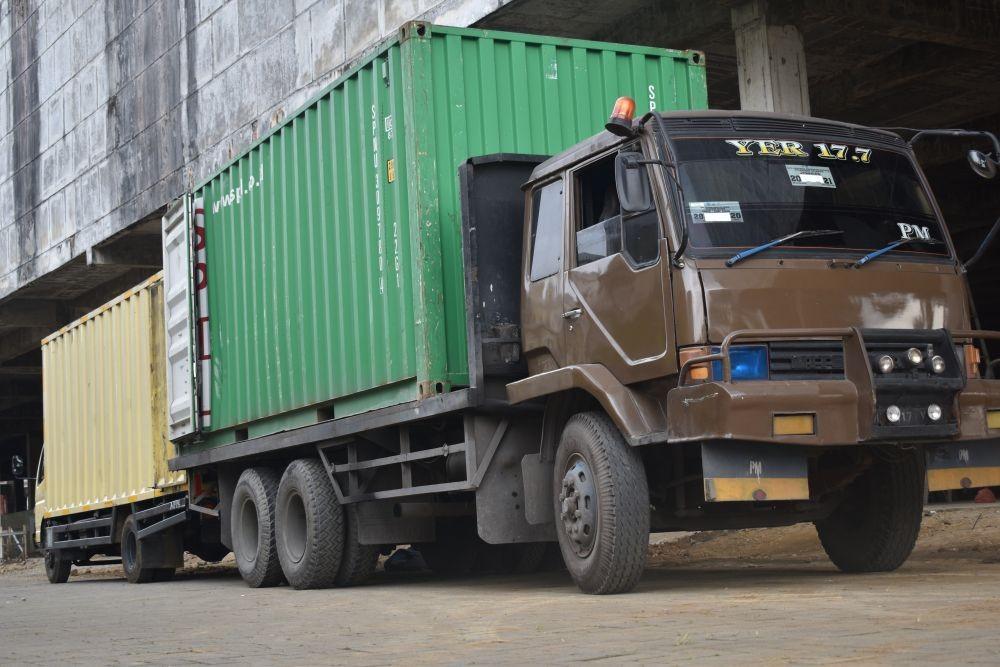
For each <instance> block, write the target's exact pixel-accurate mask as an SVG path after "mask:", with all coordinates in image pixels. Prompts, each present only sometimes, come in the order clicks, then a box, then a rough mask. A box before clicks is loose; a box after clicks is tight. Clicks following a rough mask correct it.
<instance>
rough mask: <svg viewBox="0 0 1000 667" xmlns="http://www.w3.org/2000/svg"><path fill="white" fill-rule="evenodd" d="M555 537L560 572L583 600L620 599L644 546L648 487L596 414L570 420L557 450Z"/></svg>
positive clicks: (642, 562)
mask: <svg viewBox="0 0 1000 667" xmlns="http://www.w3.org/2000/svg"><path fill="white" fill-rule="evenodd" d="M553 492H554V502H555V514H556V532H557V534H558V537H559V548H560V551H561V552H562V556H563V560H564V561H565V563H566V569H567V570H569V573H570V575H572V577H573V580H574V581H575V582H576V584H577V586H579V587H580V589H581V590H582V591H584V592H585V593H595V594H607V593H625V592H627V591H630V590H632V589H633V588H634V587H635V585H636V584H637V583H638V582H639V578H640V577H641V576H642V571H643V569H644V568H645V566H646V552H647V549H648V544H649V487H648V485H647V482H646V472H645V468H644V467H643V464H642V459H641V457H640V456H639V452H638V451H636V450H635V449H633V448H632V447H630V446H629V445H628V444H627V443H626V442H625V439H624V438H623V437H622V435H621V433H620V432H619V431H618V429H617V428H616V427H615V425H614V424H613V423H612V422H611V420H610V419H609V418H608V417H607V415H605V414H603V413H600V412H584V413H580V414H577V415H574V416H573V417H572V418H570V420H569V422H567V424H566V427H565V428H564V429H563V433H562V438H561V439H560V441H559V448H558V449H557V450H556V458H555V466H554V479H553Z"/></svg>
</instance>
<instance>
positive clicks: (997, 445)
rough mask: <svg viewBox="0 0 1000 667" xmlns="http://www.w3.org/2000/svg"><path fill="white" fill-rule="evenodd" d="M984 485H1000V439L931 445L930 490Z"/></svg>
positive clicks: (929, 459)
mask: <svg viewBox="0 0 1000 667" xmlns="http://www.w3.org/2000/svg"><path fill="white" fill-rule="evenodd" d="M984 486H1000V441H995V440H994V441H984V442H972V443H952V444H947V445H928V447H927V490H928V491H950V490H953V489H978V488H982V487H984Z"/></svg>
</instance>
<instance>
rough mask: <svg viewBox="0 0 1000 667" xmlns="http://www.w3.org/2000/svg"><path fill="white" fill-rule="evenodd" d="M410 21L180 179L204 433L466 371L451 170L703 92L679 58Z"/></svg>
mask: <svg viewBox="0 0 1000 667" xmlns="http://www.w3.org/2000/svg"><path fill="white" fill-rule="evenodd" d="M421 25H422V26H423V27H422V28H421V30H422V32H418V30H417V24H411V25H408V26H406V27H404V33H403V36H402V37H401V39H399V40H397V41H394V42H391V43H388V44H387V45H386V46H384V47H383V48H382V49H381V50H380V51H378V52H377V53H376V54H375V55H373V56H371V57H370V58H369V59H367V60H366V61H364V62H363V63H361V64H360V65H359V66H358V67H356V68H355V69H353V70H351V71H350V72H348V73H347V74H346V75H345V76H344V77H343V78H341V79H340V80H338V81H336V82H334V83H333V84H332V85H331V86H330V87H329V88H328V89H326V90H325V91H324V92H323V93H321V94H320V95H319V96H318V97H317V98H315V99H314V100H313V101H312V102H310V103H309V104H307V105H306V106H305V107H304V108H303V109H302V110H300V111H299V112H297V113H295V114H293V115H292V116H291V117H290V118H289V119H288V120H286V121H285V122H284V123H283V124H282V125H281V126H279V127H278V128H276V129H275V130H273V131H272V132H271V133H270V134H268V135H266V136H265V137H263V138H262V139H260V140H259V141H258V142H257V143H256V144H255V145H254V146H253V147H252V148H251V149H249V150H248V151H247V152H246V153H244V154H243V155H241V156H240V157H238V158H237V159H236V160H235V161H234V162H233V163H231V164H230V165H229V166H227V167H225V168H224V169H223V170H222V171H221V172H220V173H219V174H217V175H216V176H214V177H212V178H211V179H209V180H208V181H207V182H206V183H205V184H203V185H202V186H201V187H200V188H199V190H198V191H197V192H196V196H197V197H200V198H202V199H203V202H204V204H203V206H204V233H205V240H206V248H207V267H208V269H207V276H208V288H207V292H208V303H209V305H210V317H209V320H210V325H209V337H210V342H211V357H212V358H211V369H212V371H211V382H210V383H209V384H210V387H211V390H210V395H209V396H208V397H206V398H208V399H209V400H207V401H203V402H204V403H207V404H210V408H211V427H210V429H208V430H223V429H228V428H232V427H235V426H239V425H242V424H247V423H252V422H254V421H257V420H261V419H264V418H268V417H274V416H280V415H284V414H286V413H290V412H293V411H295V410H298V409H300V408H305V407H309V406H315V405H322V404H330V403H331V402H332V403H333V405H334V406H335V410H334V416H338V417H339V416H343V415H345V414H350V413H352V412H358V411H361V410H365V409H371V408H374V407H379V406H380V405H385V404H388V403H395V402H401V401H405V400H411V399H414V398H417V397H418V395H420V389H421V387H423V388H424V389H428V388H430V389H431V390H447V389H449V388H450V387H454V386H461V385H463V384H467V383H468V363H467V359H466V319H465V297H464V278H463V271H464V268H463V265H462V250H461V220H460V206H459V195H458V175H457V171H458V166H459V164H460V163H462V162H463V161H464V160H466V159H467V158H469V157H470V156H474V155H482V154H487V153H495V152H515V153H532V154H551V153H554V152H557V151H559V150H562V149H564V148H566V147H568V146H570V145H572V144H573V143H575V142H577V141H580V140H582V139H584V138H586V137H588V136H590V135H592V134H594V133H596V132H598V131H599V130H600V129H601V128H602V127H603V124H604V122H605V120H606V117H607V115H608V112H609V110H610V108H611V105H612V103H613V101H614V100H615V98H617V97H618V96H619V95H623V94H629V95H632V96H634V97H636V98H637V100H639V106H640V110H643V109H644V108H648V106H649V105H655V106H656V108H658V109H661V110H668V109H686V108H702V107H704V106H705V105H706V93H705V73H704V66H703V65H702V64H700V63H699V62H698V61H697V58H699V57H700V56H698V55H696V54H693V53H689V52H677V51H668V50H664V49H651V48H641V47H628V46H622V45H615V44H601V43H597V42H583V41H578V40H562V39H551V38H544V37H536V36H531V35H517V34H512V33H500V32H490V31H481V30H471V29H458V28H445V27H440V26H430V25H426V24H421ZM338 401H339V402H338ZM348 403H349V405H348Z"/></svg>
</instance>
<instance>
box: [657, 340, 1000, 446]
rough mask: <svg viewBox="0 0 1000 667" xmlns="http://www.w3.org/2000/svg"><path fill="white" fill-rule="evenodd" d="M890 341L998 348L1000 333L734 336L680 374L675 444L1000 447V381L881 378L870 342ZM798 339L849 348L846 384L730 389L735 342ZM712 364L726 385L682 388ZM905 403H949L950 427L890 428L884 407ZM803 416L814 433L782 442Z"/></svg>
mask: <svg viewBox="0 0 1000 667" xmlns="http://www.w3.org/2000/svg"><path fill="white" fill-rule="evenodd" d="M887 333H889V334H891V335H895V336H900V337H902V336H906V335H911V336H913V337H915V338H917V337H922V338H923V339H924V340H925V341H926V340H933V338H934V337H938V338H941V339H943V340H946V341H970V340H976V339H996V340H1000V332H996V331H956V332H951V333H949V332H946V331H943V330H938V331H935V332H917V331H914V332H886V331H883V330H867V331H866V330H862V329H857V328H852V329H781V330H766V329H759V330H758V329H755V330H743V331H736V332H734V333H732V334H730V335H728V336H727V337H726V339H725V340H724V341H723V343H722V345H721V348H720V351H719V352H718V353H716V354H711V355H705V356H702V357H696V358H694V359H691V360H689V361H688V362H687V363H686V364H685V365H684V367H683V368H682V369H681V373H680V376H681V377H680V382H679V386H677V387H675V388H674V389H671V390H670V391H669V392H668V394H667V415H668V421H669V431H668V441H669V442H695V441H706V440H745V441H751V442H771V443H784V444H797V445H820V446H827V445H856V444H863V443H877V442H886V443H892V442H915V441H928V442H934V441H938V442H940V441H966V440H986V439H990V438H1000V428H992V429H991V428H990V426H989V422H990V419H989V417H988V415H989V412H990V411H992V410H1000V380H995V379H983V378H969V379H966V378H965V377H964V372H963V373H961V376H960V377H959V376H954V377H942V378H925V379H920V378H914V379H903V380H898V379H890V378H882V377H876V375H875V373H874V372H873V369H872V363H871V360H870V354H869V348H868V347H867V345H866V338H865V336H868V337H869V338H871V339H885V338H887V337H889V336H887ZM790 339H797V340H831V339H840V340H842V341H843V355H844V364H843V366H844V369H843V370H844V372H843V377H842V378H838V379H814V380H754V381H742V382H733V381H732V376H731V371H730V368H729V348H730V346H731V345H732V344H733V343H734V342H736V341H740V342H744V341H755V342H767V341H774V340H790ZM904 340H906V339H905V338H904ZM712 361H721V362H722V367H723V375H724V377H723V379H722V380H720V381H712V382H704V383H701V384H690V385H688V384H684V381H685V378H686V377H687V373H688V370H689V368H690V367H692V366H694V365H696V364H699V363H707V362H712ZM952 365H953V366H954V365H955V362H953V363H952ZM907 396H909V397H910V398H911V399H912V400H919V401H925V402H926V401H930V400H939V401H940V402H942V403H945V405H944V407H945V409H946V415H947V418H946V419H944V420H942V422H941V423H938V424H929V423H923V424H912V425H906V424H905V423H900V424H897V425H888V424H886V423H885V420H884V419H882V417H881V413H882V412H883V411H884V405H885V403H886V402H887V401H888V400H890V399H891V400H892V401H893V402H898V401H897V398H900V399H901V400H904V401H905V400H907ZM927 397H930V398H927ZM796 414H805V415H809V414H811V415H814V416H815V418H814V424H815V427H814V429H813V432H812V433H808V434H799V435H781V434H776V433H775V430H774V418H775V417H776V416H780V415H796ZM993 421H994V422H997V420H996V419H994V420H993ZM904 422H905V420H904ZM995 425H996V426H1000V423H997V424H995Z"/></svg>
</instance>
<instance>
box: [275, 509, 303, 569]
mask: <svg viewBox="0 0 1000 667" xmlns="http://www.w3.org/2000/svg"><path fill="white" fill-rule="evenodd" d="M281 534H282V540H283V541H284V543H285V552H286V553H287V554H288V555H289V556H290V557H291V559H292V561H294V562H296V563H298V562H299V561H300V560H302V557H303V556H304V555H305V553H306V505H305V502H304V501H303V500H302V496H300V495H299V494H297V493H292V494H289V496H288V502H287V503H285V516H284V521H283V522H282V529H281Z"/></svg>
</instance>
